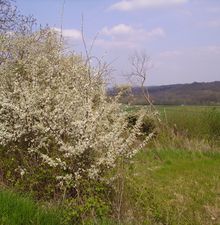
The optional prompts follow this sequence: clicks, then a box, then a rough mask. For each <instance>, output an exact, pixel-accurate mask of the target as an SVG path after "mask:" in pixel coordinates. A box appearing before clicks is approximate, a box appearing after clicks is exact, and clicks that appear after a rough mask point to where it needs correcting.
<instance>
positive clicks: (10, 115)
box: [0, 1, 153, 223]
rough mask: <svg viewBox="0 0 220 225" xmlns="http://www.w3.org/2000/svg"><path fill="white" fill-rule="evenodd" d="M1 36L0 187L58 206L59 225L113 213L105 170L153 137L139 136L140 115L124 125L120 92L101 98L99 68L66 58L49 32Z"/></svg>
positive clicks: (113, 176)
mask: <svg viewBox="0 0 220 225" xmlns="http://www.w3.org/2000/svg"><path fill="white" fill-rule="evenodd" d="M5 2H7V1H4V2H3V3H5ZM1 4H2V2H1ZM8 7H9V8H8ZM8 7H6V9H7V10H10V7H11V6H10V5H8ZM4 9H5V8H2V10H3V11H4ZM6 15H8V14H6ZM15 15H17V14H16V11H15ZM19 18H20V17H19ZM6 21H7V20H6ZM13 21H14V20H10V21H8V22H10V24H11V25H12V24H13ZM22 21H23V22H22V25H25V23H26V22H25V20H22ZM12 27H13V26H12ZM8 30H9V31H10V32H5V30H3V29H2V32H1V33H0V146H1V147H0V180H1V182H2V183H3V184H4V185H6V186H9V187H14V188H15V189H16V190H19V191H23V192H24V191H28V192H29V193H31V194H32V195H33V196H34V197H36V198H38V199H42V200H49V201H51V200H53V201H56V202H58V203H62V204H63V208H65V209H66V216H65V221H64V222H66V223H69V222H70V221H71V222H75V223H80V222H82V221H86V218H87V217H89V216H90V218H91V216H92V218H94V217H96V216H97V217H101V216H103V215H105V213H106V212H107V211H108V212H109V210H110V211H111V210H113V209H111V206H109V205H110V204H109V202H108V198H111V196H112V195H113V193H114V188H113V184H114V182H115V179H117V173H116V172H114V170H113V171H112V169H113V168H117V165H119V164H120V165H121V163H122V162H125V161H126V162H129V160H130V159H131V158H132V157H133V156H134V155H135V154H136V153H137V152H138V151H139V150H140V149H141V148H142V147H144V146H145V145H146V143H147V142H148V140H149V139H150V138H151V137H152V136H153V132H148V133H147V134H145V135H143V134H142V127H143V122H144V120H145V118H146V117H147V116H148V115H146V112H144V111H142V112H139V113H138V114H137V115H136V119H135V121H134V122H133V123H132V126H131V125H129V120H128V113H127V112H126V111H124V110H123V108H122V107H121V104H120V103H118V99H119V98H120V93H119V96H116V97H113V98H111V99H109V97H108V96H107V95H106V84H105V75H106V73H107V68H106V67H105V66H104V64H100V61H98V62H99V63H98V66H97V67H95V66H93V65H92V64H91V59H92V58H93V57H90V56H88V55H86V57H82V56H81V55H77V54H71V53H67V51H66V49H65V48H64V44H63V40H60V37H59V35H58V34H57V33H55V32H54V31H52V30H51V29H50V28H45V29H39V30H38V31H35V32H33V31H32V30H31V29H27V30H25V31H24V30H23V29H21V30H19V29H16V30H13V29H12V30H10V29H8ZM93 60H94V58H93ZM115 171H116V169H115Z"/></svg>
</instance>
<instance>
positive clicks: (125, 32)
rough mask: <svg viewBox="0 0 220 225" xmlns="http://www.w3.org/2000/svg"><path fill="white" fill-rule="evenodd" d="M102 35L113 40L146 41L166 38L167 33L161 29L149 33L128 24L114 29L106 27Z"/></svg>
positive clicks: (116, 26) (119, 25)
mask: <svg viewBox="0 0 220 225" xmlns="http://www.w3.org/2000/svg"><path fill="white" fill-rule="evenodd" d="M101 34H103V35H106V36H110V37H111V38H112V39H113V40H116V39H121V40H130V41H145V40H149V39H152V38H158V37H159V38H160V37H165V36H166V34H165V31H164V30H163V29H162V28H161V27H157V28H154V29H152V30H150V31H147V30H145V29H143V28H139V27H138V28H136V27H132V26H130V25H126V24H118V25H115V26H113V27H110V28H109V27H104V28H103V29H102V30H101Z"/></svg>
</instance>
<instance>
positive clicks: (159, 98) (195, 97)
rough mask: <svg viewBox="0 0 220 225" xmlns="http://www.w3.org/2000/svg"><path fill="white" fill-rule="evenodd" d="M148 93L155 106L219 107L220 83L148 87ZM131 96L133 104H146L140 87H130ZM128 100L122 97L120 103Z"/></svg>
mask: <svg viewBox="0 0 220 225" xmlns="http://www.w3.org/2000/svg"><path fill="white" fill-rule="evenodd" d="M112 90H113V89H112ZM148 91H149V94H150V96H151V101H152V102H153V104H155V105H181V104H184V105H220V81H215V82H207V83H206V82H201V83H198V82H194V83H191V84H172V85H162V86H150V87H148ZM112 93H114V91H111V94H112ZM132 94H133V101H132V103H133V104H141V105H142V104H146V101H145V100H144V97H143V95H142V92H141V88H140V87H132ZM129 98H130V97H128V96H127V95H124V97H123V98H122V102H125V103H126V102H128V99H129Z"/></svg>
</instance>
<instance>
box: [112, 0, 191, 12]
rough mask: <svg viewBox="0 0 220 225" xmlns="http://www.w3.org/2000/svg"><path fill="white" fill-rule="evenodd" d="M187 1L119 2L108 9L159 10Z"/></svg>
mask: <svg viewBox="0 0 220 225" xmlns="http://www.w3.org/2000/svg"><path fill="white" fill-rule="evenodd" d="M188 1H189V0H121V1H119V2H117V3H115V4H113V5H111V6H110V7H109V9H110V10H119V11H133V10H139V9H147V8H159V7H166V6H172V5H181V4H184V3H187V2H188Z"/></svg>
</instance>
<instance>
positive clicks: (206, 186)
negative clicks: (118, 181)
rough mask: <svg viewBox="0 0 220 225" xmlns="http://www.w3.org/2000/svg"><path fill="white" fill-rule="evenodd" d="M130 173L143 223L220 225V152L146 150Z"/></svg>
mask: <svg viewBox="0 0 220 225" xmlns="http://www.w3.org/2000/svg"><path fill="white" fill-rule="evenodd" d="M127 173H128V174H129V175H128V178H129V179H128V183H127V185H128V189H129V190H128V191H127V193H129V195H128V196H126V197H128V198H129V199H130V200H131V207H132V208H133V209H134V212H133V213H134V214H135V215H136V216H137V217H136V218H139V221H140V223H139V224H173V225H175V224H192V225H196V224H198V225H200V224H204V225H208V224H220V153H212V152H210V153H198V152H187V151H183V150H177V149H175V150H171V149H167V150H158V149H157V150H154V149H152V150H150V151H146V150H144V151H142V152H141V153H139V154H138V155H137V157H136V158H135V160H134V163H133V166H132V167H130V168H129V170H128V171H127ZM132 193H134V195H132Z"/></svg>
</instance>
